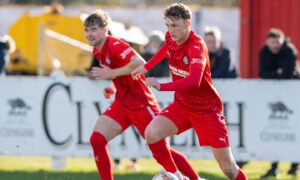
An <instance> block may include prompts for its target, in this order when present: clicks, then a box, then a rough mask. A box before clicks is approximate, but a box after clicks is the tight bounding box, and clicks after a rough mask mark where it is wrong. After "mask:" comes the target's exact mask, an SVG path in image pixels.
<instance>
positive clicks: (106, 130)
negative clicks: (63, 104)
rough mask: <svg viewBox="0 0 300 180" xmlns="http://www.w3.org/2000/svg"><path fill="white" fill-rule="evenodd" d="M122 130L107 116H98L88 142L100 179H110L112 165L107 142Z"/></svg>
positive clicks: (111, 177)
mask: <svg viewBox="0 0 300 180" xmlns="http://www.w3.org/2000/svg"><path fill="white" fill-rule="evenodd" d="M121 132H122V127H121V126H120V125H119V124H118V123H117V122H115V121H114V120H113V119H111V118H110V117H108V116H105V115H102V116H100V117H99V119H98V121H97V123H96V126H95V128H94V132H93V133H92V135H91V138H90V142H91V145H92V148H93V151H94V156H95V162H96V165H97V168H98V172H99V176H100V177H101V179H105V180H106V179H107V180H112V179H113V176H112V165H111V159H110V155H109V152H108V148H107V143H108V142H109V141H110V140H111V139H113V138H114V137H115V136H117V135H118V134H120V133H121Z"/></svg>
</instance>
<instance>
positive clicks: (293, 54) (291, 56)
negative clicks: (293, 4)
mask: <svg viewBox="0 0 300 180" xmlns="http://www.w3.org/2000/svg"><path fill="white" fill-rule="evenodd" d="M296 61H297V49H296V48H295V46H294V45H293V44H292V43H291V42H289V41H288V40H287V39H286V38H285V35H284V33H283V32H282V31H281V30H280V29H275V28H271V29H270V30H269V32H268V35H267V39H266V42H265V45H264V46H263V47H262V49H261V50H260V56H259V62H260V64H259V65H260V67H259V76H260V78H263V79H293V78H297V77H298V74H299V73H298V72H297V68H296ZM298 166H299V163H296V162H294V163H292V164H291V168H290V169H289V171H288V174H289V175H293V176H296V175H297V169H298ZM277 167H278V162H273V163H272V166H271V168H270V169H269V170H268V171H267V172H266V174H264V175H263V176H262V178H266V177H269V176H276V175H277Z"/></svg>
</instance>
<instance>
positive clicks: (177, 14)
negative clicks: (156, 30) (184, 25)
mask: <svg viewBox="0 0 300 180" xmlns="http://www.w3.org/2000/svg"><path fill="white" fill-rule="evenodd" d="M166 17H169V18H174V19H179V18H182V19H184V20H190V19H191V17H192V11H191V9H190V8H189V7H188V6H186V5H184V4H182V3H173V4H171V5H170V6H169V7H167V8H166V9H165V11H164V18H166Z"/></svg>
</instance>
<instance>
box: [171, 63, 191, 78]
mask: <svg viewBox="0 0 300 180" xmlns="http://www.w3.org/2000/svg"><path fill="white" fill-rule="evenodd" d="M170 70H171V72H172V74H175V75H177V76H180V77H184V78H185V77H187V76H188V75H190V73H189V72H187V71H184V70H182V69H178V68H176V67H174V66H171V65H170Z"/></svg>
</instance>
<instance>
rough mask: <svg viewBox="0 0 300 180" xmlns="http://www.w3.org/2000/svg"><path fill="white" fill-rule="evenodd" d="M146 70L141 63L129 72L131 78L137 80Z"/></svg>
mask: <svg viewBox="0 0 300 180" xmlns="http://www.w3.org/2000/svg"><path fill="white" fill-rule="evenodd" d="M146 72H147V70H146V69H145V67H144V65H141V66H139V67H137V68H136V69H135V70H133V71H132V72H131V77H132V79H133V80H138V79H139V78H141V76H142V75H144V74H145V73H146Z"/></svg>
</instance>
